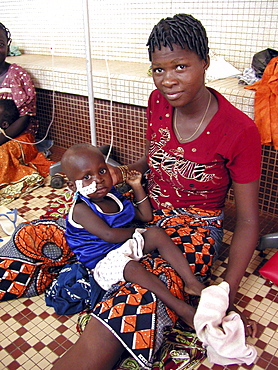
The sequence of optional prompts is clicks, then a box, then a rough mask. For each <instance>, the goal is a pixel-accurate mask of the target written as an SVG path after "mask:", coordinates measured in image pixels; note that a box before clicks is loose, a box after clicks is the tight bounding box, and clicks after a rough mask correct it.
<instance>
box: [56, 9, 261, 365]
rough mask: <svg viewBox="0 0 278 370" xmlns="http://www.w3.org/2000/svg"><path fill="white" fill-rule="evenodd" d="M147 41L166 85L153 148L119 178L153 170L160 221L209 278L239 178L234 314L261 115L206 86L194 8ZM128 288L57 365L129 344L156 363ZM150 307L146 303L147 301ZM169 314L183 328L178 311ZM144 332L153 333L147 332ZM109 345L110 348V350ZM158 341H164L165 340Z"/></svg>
mask: <svg viewBox="0 0 278 370" xmlns="http://www.w3.org/2000/svg"><path fill="white" fill-rule="evenodd" d="M147 45H148V46H149V56H150V60H151V63H152V72H153V79H154V83H155V85H156V87H157V90H155V91H154V92H153V93H152V94H151V96H150V99H149V104H148V109H147V114H148V128H147V135H146V137H147V142H146V155H145V156H144V157H143V158H141V159H140V160H139V161H138V162H137V163H135V164H132V165H128V166H120V167H119V168H116V169H111V172H112V173H113V176H114V182H115V183H119V182H120V181H123V180H125V178H126V174H127V171H128V170H131V169H136V170H139V171H141V172H142V173H144V172H145V171H147V170H149V173H148V194H149V197H150V200H151V203H152V206H153V208H154V211H153V213H154V220H153V222H152V223H153V224H156V225H158V226H160V227H163V228H165V230H166V232H167V233H168V234H169V235H170V236H171V237H172V239H173V240H174V242H175V243H176V244H177V245H178V246H179V247H180V248H181V249H182V251H183V252H184V253H186V256H187V259H188V261H189V263H190V265H191V268H192V270H193V272H194V273H195V274H196V275H197V276H199V277H200V279H201V278H206V277H207V276H208V275H209V271H210V267H211V264H212V259H213V257H214V256H215V255H217V250H218V249H219V246H220V242H221V238H222V232H223V231H222V220H223V207H224V202H225V197H226V194H227V191H228V189H229V187H230V185H231V183H232V185H233V189H234V196H235V200H236V211H237V222H236V228H235V232H234V236H233V239H232V242H231V247H230V255H229V263H228V267H227V271H226V276H225V280H226V281H227V282H228V283H229V285H230V296H229V298H230V305H229V311H230V310H236V308H235V307H234V299H235V295H236V292H237V289H238V286H239V283H240V281H241V278H242V276H243V274H244V272H245V270H246V267H247V265H248V263H249V261H250V258H251V256H252V254H253V252H254V249H255V246H256V242H257V238H258V205H257V203H258V202H257V196H258V182H259V177H260V153H261V146H260V137H259V134H258V130H257V128H256V126H255V124H254V123H253V121H252V120H251V119H249V118H248V117H247V116H246V115H244V114H243V113H242V112H240V111H239V110H237V109H236V108H235V107H233V106H232V105H231V104H230V103H229V102H228V101H227V100H226V99H225V98H224V97H223V96H222V95H220V94H219V93H218V92H216V91H214V90H213V89H208V88H207V87H206V86H205V84H204V80H205V78H204V77H205V71H206V69H207V68H208V66H209V56H208V52H209V49H208V40H207V36H206V32H205V29H204V28H203V26H202V25H201V23H200V22H199V21H198V20H196V19H195V18H193V17H192V16H190V15H186V14H178V15H176V16H174V17H173V18H167V19H162V20H161V21H160V22H159V23H158V24H157V25H156V26H155V27H154V29H153V31H152V33H151V35H150V37H149V40H148V44H147ZM150 260H151V258H150ZM154 260H155V258H153V261H154ZM142 263H143V264H145V266H147V268H148V267H150V266H151V267H153V273H156V271H157V270H158V269H160V268H161V265H159V264H155V263H153V264H152V263H151V262H149V261H148V262H146V261H144V260H143V261H142ZM148 264H149V265H148ZM163 268H165V266H163ZM163 271H164V272H165V269H164V270H163ZM169 281H171V282H172V281H173V276H171V277H170V278H169V279H168V280H167V283H168V287H169V289H173V285H171V284H169ZM116 289H118V290H116ZM125 289H126V290H128V287H127V286H124V285H120V284H119V286H118V287H115V289H114V292H111V291H110V292H108V293H107V294H106V296H105V297H104V302H101V303H99V304H98V305H97V306H96V307H95V309H94V310H93V312H92V315H93V316H94V317H93V318H92V319H91V320H90V321H89V323H88V324H87V327H86V329H85V331H84V333H83V334H82V335H81V337H80V339H79V340H78V341H77V343H76V344H75V345H74V346H73V347H72V348H71V349H70V350H69V352H68V353H67V354H66V355H65V356H64V357H63V358H62V359H61V360H60V361H58V362H57V369H58V368H59V369H64V368H74V366H78V367H79V368H80V369H83V368H84V369H85V368H86V369H96V368H101V369H112V368H113V366H114V364H115V362H116V360H117V359H118V358H119V355H120V354H121V353H122V351H123V345H124V346H125V348H127V349H128V350H129V351H130V352H131V353H132V355H133V356H134V357H135V358H136V359H137V361H139V362H140V363H141V365H142V366H145V367H148V366H149V367H151V361H152V356H153V353H154V352H152V353H151V354H149V358H146V357H144V358H143V356H144V349H145V348H143V346H142V347H141V352H140V350H139V351H137V352H136V350H137V349H138V348H136V342H135V339H136V338H135V339H134V337H133V340H134V341H133V346H132V344H130V342H128V339H126V338H125V337H124V335H123V333H122V331H121V328H123V327H124V324H125V323H126V317H124V315H125V311H124V309H123V308H122V307H121V309H122V311H120V310H119V306H118V305H117V300H119V298H120V297H121V296H123V295H125V294H126V295H127V294H128V292H127V291H126V292H125ZM129 293H130V292H129ZM177 294H180V293H177ZM140 305H142V301H140V303H138V307H139V308H140ZM138 307H137V308H138ZM156 307H157V306H155V307H154V308H153V310H152V314H153V315H154V317H155V320H156V324H157V326H156V327H155V329H154V333H153V336H154V337H155V340H156V341H157V338H158V337H159V327H160V326H159V325H160V320H161V318H160V317H159V310H157V309H156ZM124 308H125V307H124ZM115 311H117V313H118V316H117V315H116V314H115ZM107 312H108V313H107ZM119 312H120V313H119ZM123 312H124V313H123ZM136 312H138V310H137V311H136ZM113 315H114V316H113ZM115 316H117V317H116V318H115ZM168 316H169V317H171V319H172V325H174V323H175V320H176V318H175V315H174V314H173V315H172V316H171V315H170V314H169V315H168ZM241 316H242V319H243V321H244V324H245V330H246V335H251V336H252V337H254V336H255V334H256V324H255V323H254V322H251V321H249V320H247V319H246V318H245V317H244V316H243V315H241ZM113 319H115V320H114V321H113ZM116 320H120V321H121V326H117V324H116V323H115V321H116ZM134 327H135V326H134V325H133V326H132V330H133V329H134ZM150 328H151V327H150V326H148V329H150ZM145 329H146V328H145ZM123 331H124V330H123ZM96 333H98V334H96ZM112 333H113V334H112ZM136 334H138V333H136ZM139 334H141V336H143V335H144V333H143V331H141V332H140V333H139ZM139 334H138V336H139ZM104 343H105V353H103V351H102V350H101V349H102V347H103V346H104ZM134 343H135V344H134ZM151 344H152V343H150V342H148V344H147V345H148V346H150V345H151ZM155 346H156V348H157V346H159V344H157V342H155ZM142 358H143V359H142ZM77 363H78V365H77Z"/></svg>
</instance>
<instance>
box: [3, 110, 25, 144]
mask: <svg viewBox="0 0 278 370" xmlns="http://www.w3.org/2000/svg"><path fill="white" fill-rule="evenodd" d="M29 121H30V116H28V115H25V116H22V117H19V118H18V119H17V120H16V121H14V122H13V123H12V124H11V125H10V126H9V127H8V128H7V129H6V130H5V133H6V135H8V136H10V137H12V138H16V137H17V136H19V135H20V134H21V133H22V132H23V131H24V130H25V129H26V128H27V126H28V124H29ZM7 141H9V139H8V138H6V136H5V135H4V134H2V133H1V134H0V145H2V144H4V143H6V142H7Z"/></svg>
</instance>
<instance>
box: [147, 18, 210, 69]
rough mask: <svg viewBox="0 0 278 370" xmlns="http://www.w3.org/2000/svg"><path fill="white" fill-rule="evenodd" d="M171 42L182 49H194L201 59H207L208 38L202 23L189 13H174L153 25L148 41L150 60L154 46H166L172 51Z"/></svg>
mask: <svg viewBox="0 0 278 370" xmlns="http://www.w3.org/2000/svg"><path fill="white" fill-rule="evenodd" d="M173 44H178V45H180V47H181V48H182V49H186V48H188V49H189V50H192V51H194V52H195V53H196V54H197V55H198V56H199V57H200V58H201V59H204V60H205V61H206V62H207V61H208V53H209V47H208V38H207V34H206V30H205V28H204V26H203V25H202V23H201V22H200V21H198V20H197V19H196V18H194V17H192V15H189V14H176V15H175V16H174V17H173V18H171V17H168V18H165V19H164V18H163V19H161V20H160V21H159V22H158V24H157V25H156V26H154V28H153V30H152V32H151V34H150V36H149V39H148V42H147V46H148V52H149V58H150V61H151V60H152V53H153V52H154V50H155V48H158V50H161V46H164V47H166V46H168V47H169V48H170V50H171V51H173Z"/></svg>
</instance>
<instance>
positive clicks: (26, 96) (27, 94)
mask: <svg viewBox="0 0 278 370" xmlns="http://www.w3.org/2000/svg"><path fill="white" fill-rule="evenodd" d="M0 99H12V100H13V101H14V102H15V104H16V106H17V109H18V110H19V115H20V116H25V115H28V116H31V117H35V116H36V90H35V86H34V84H33V81H32V79H31V77H30V75H29V74H28V72H27V71H26V70H25V69H24V68H22V67H21V66H19V65H17V64H15V63H13V64H11V65H10V66H9V69H8V72H7V74H6V77H5V78H4V80H3V82H2V84H1V86H0ZM36 126H37V122H36V120H35V118H32V119H31V120H30V124H29V126H28V128H27V130H26V131H25V132H31V133H32V134H35V133H36V131H37V127H36Z"/></svg>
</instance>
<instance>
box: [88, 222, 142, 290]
mask: <svg viewBox="0 0 278 370" xmlns="http://www.w3.org/2000/svg"><path fill="white" fill-rule="evenodd" d="M146 230H147V229H139V228H137V229H135V231H134V233H133V235H132V238H131V239H128V240H127V241H126V242H125V243H124V244H123V245H121V246H120V247H119V248H117V249H114V250H112V251H111V252H109V253H108V254H107V255H106V256H105V257H104V258H103V259H102V260H101V261H99V262H98V263H97V264H96V267H95V268H94V269H93V270H92V272H93V274H94V279H95V281H96V282H97V283H98V285H99V286H101V287H102V289H104V290H108V289H109V288H111V286H112V285H113V284H116V283H117V282H118V281H125V278H124V268H125V265H126V264H127V263H128V262H129V261H132V260H133V261H139V260H140V259H141V258H142V257H143V249H144V238H143V236H142V235H141V234H143V233H144V232H145V231H146Z"/></svg>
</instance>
